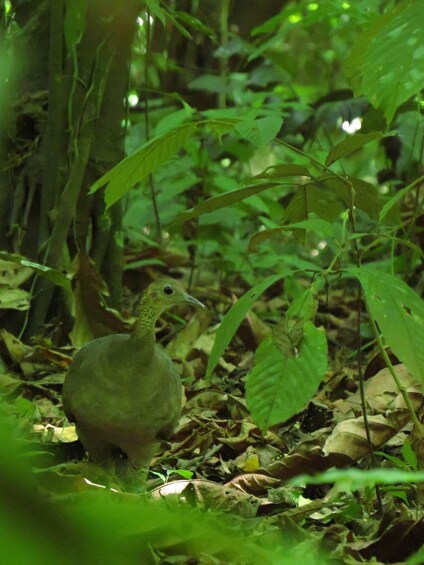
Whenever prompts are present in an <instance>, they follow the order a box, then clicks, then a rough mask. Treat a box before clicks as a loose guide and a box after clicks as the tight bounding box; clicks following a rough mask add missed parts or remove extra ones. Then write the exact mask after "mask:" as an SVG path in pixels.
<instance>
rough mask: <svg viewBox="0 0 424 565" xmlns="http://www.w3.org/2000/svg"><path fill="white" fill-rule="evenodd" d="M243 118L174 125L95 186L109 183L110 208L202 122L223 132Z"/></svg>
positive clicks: (92, 189) (135, 152)
mask: <svg viewBox="0 0 424 565" xmlns="http://www.w3.org/2000/svg"><path fill="white" fill-rule="evenodd" d="M238 121H239V120H203V121H201V122H191V123H189V124H184V125H181V126H179V127H176V128H173V129H171V130H169V131H167V132H165V133H163V134H161V135H158V136H156V137H155V138H153V139H151V140H150V141H148V142H147V143H145V144H144V145H142V146H141V147H140V149H138V150H137V151H134V153H132V154H131V155H129V156H128V157H127V158H126V159H123V160H122V161H120V162H119V163H118V164H117V165H115V167H113V168H112V169H111V170H110V171H108V172H107V173H106V174H104V175H103V176H102V177H100V178H99V179H98V180H97V181H96V182H95V183H94V184H93V185H92V186H91V187H90V193H91V194H92V193H93V192H96V190H98V189H99V188H101V187H102V186H104V185H105V184H107V187H106V192H105V202H106V206H107V208H109V207H110V206H112V204H114V203H115V202H117V201H118V200H119V199H120V198H122V196H124V195H125V194H126V193H127V192H128V191H129V190H130V189H131V188H132V187H133V186H135V185H136V184H137V183H138V182H140V181H141V180H143V179H144V178H146V177H147V176H148V175H150V174H151V173H153V172H154V171H156V170H157V169H158V168H159V167H160V166H161V165H163V164H164V163H165V162H166V161H168V159H170V158H171V157H172V156H173V155H175V153H177V151H178V150H179V149H180V148H181V147H182V146H183V145H184V144H185V143H186V142H187V141H188V140H189V139H190V138H191V137H192V136H193V135H194V132H195V131H196V130H197V128H198V127H199V126H210V127H213V128H215V129H218V130H219V131H220V132H221V134H222V132H224V131H229V130H230V129H232V128H233V127H234V125H235V124H236V123H238Z"/></svg>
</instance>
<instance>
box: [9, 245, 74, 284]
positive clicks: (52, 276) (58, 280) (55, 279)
mask: <svg viewBox="0 0 424 565" xmlns="http://www.w3.org/2000/svg"><path fill="white" fill-rule="evenodd" d="M0 259H1V260H3V261H11V262H13V263H16V264H17V265H22V266H23V267H29V268H30V269H32V270H33V271H34V272H35V273H36V274H37V275H39V276H40V277H43V278H45V279H47V280H49V281H50V282H52V283H54V284H56V285H58V286H63V287H67V286H69V279H68V278H67V276H66V275H65V274H63V273H61V272H60V271H58V270H57V269H51V268H50V267H46V265H40V264H39V263H34V262H33V261H28V259H26V258H25V257H21V255H18V254H16V253H6V252H5V251H0Z"/></svg>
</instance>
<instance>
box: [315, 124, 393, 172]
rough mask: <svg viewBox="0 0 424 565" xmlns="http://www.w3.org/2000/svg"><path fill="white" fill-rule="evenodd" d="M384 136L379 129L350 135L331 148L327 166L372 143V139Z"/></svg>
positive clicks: (326, 161) (326, 162)
mask: <svg viewBox="0 0 424 565" xmlns="http://www.w3.org/2000/svg"><path fill="white" fill-rule="evenodd" d="M382 136H383V134H382V133H380V132H378V131H373V132H370V133H356V134H355V135H350V136H349V137H347V138H346V139H344V140H343V141H341V142H340V143H338V144H337V145H335V146H334V147H333V148H332V149H331V151H330V153H329V154H328V155H327V158H326V160H325V164H326V166H327V167H329V166H330V165H331V164H333V163H335V162H336V161H338V160H339V159H341V158H342V157H346V156H347V155H350V154H351V153H353V152H354V151H357V150H358V149H360V148H361V147H363V146H364V145H366V144H367V143H370V142H371V141H374V140H376V139H380V138H381V137H382Z"/></svg>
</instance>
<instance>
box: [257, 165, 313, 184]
mask: <svg viewBox="0 0 424 565" xmlns="http://www.w3.org/2000/svg"><path fill="white" fill-rule="evenodd" d="M296 176H299V177H301V176H303V177H310V178H312V176H313V175H312V174H311V173H310V172H309V170H308V169H307V168H306V167H304V166H303V165H297V164H296V163H284V164H283V165H273V166H271V167H267V168H266V169H265V170H264V171H262V173H260V174H259V175H255V176H254V177H252V180H256V179H276V178H286V177H296Z"/></svg>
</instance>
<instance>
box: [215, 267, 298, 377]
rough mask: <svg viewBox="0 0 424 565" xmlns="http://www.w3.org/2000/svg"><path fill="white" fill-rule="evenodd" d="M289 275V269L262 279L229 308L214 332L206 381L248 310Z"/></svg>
mask: <svg viewBox="0 0 424 565" xmlns="http://www.w3.org/2000/svg"><path fill="white" fill-rule="evenodd" d="M289 274H292V271H291V270H290V269H284V271H283V272H281V273H280V274H278V275H273V276H271V277H268V278H266V279H264V280H263V281H261V282H260V283H258V284H257V285H255V286H254V287H252V288H251V289H250V290H248V291H247V292H246V293H245V294H244V295H243V296H242V297H241V298H240V299H239V300H237V302H236V303H235V304H234V305H233V306H231V308H230V309H229V310H228V312H227V313H226V314H225V316H224V318H223V319H222V322H221V324H220V326H219V328H218V330H217V332H216V336H215V341H214V344H213V347H212V351H211V354H210V355H209V361H208V366H207V369H206V380H209V379H210V377H211V375H212V373H213V370H214V369H215V367H216V365H217V364H218V361H219V358H220V357H221V356H222V354H223V353H224V351H225V348H226V347H227V346H228V344H229V343H230V341H231V340H232V338H233V336H234V334H235V333H236V331H237V328H238V327H239V325H240V324H241V322H242V321H243V319H244V317H245V316H246V313H247V312H248V310H250V308H251V307H252V306H253V304H254V303H255V302H256V300H257V299H258V298H259V297H260V296H261V294H262V293H263V292H265V290H266V289H267V288H268V287H270V286H271V285H272V284H274V283H275V282H277V281H279V280H281V279H282V278H284V277H286V276H288V275H289Z"/></svg>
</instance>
